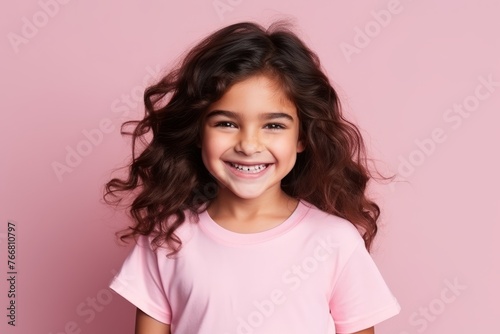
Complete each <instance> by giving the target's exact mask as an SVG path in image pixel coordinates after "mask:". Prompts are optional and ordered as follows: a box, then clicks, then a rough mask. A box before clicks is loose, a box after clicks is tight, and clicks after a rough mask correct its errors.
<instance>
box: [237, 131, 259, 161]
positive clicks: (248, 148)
mask: <svg viewBox="0 0 500 334" xmlns="http://www.w3.org/2000/svg"><path fill="white" fill-rule="evenodd" d="M263 147H264V144H263V142H262V138H261V135H260V134H259V131H251V130H242V131H240V133H239V135H238V140H237V143H236V145H235V147H234V149H235V151H236V152H238V153H242V154H245V155H252V154H255V153H260V152H262V150H263Z"/></svg>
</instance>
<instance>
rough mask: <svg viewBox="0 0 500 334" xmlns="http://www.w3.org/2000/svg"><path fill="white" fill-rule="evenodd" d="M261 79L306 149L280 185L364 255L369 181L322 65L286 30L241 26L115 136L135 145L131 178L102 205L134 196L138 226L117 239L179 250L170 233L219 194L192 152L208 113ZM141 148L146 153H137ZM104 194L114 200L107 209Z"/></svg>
mask: <svg viewBox="0 0 500 334" xmlns="http://www.w3.org/2000/svg"><path fill="white" fill-rule="evenodd" d="M258 74H264V75H267V76H270V77H272V78H275V79H276V80H277V82H278V83H279V84H280V87H281V88H282V89H283V91H284V92H285V93H286V95H287V97H288V98H289V99H290V101H292V102H293V103H294V104H295V107H296V108H297V113H298V117H299V124H300V125H299V126H300V129H299V133H300V134H299V136H300V139H301V141H302V142H303V143H304V145H305V150H304V151H303V152H302V153H300V154H298V156H297V160H296V163H295V166H294V167H293V169H292V170H291V171H290V173H289V174H288V175H287V176H286V177H285V178H284V179H283V180H282V183H281V187H282V189H283V191H284V192H285V193H287V194H288V195H289V196H291V197H294V198H297V199H303V200H305V201H307V202H309V203H312V204H314V205H315V206H316V207H318V208H319V209H321V210H323V211H325V212H327V213H330V214H334V215H337V216H339V217H342V218H345V219H346V220H348V221H350V222H351V223H352V224H354V225H355V226H356V228H357V229H358V231H359V232H360V234H361V235H362V237H363V239H364V242H365V247H366V248H367V250H370V246H371V244H372V241H373V240H374V238H375V235H376V233H377V220H378V218H379V215H380V208H379V206H378V205H377V204H376V203H375V202H373V201H372V200H370V199H369V198H367V196H366V194H365V190H366V186H367V183H368V181H369V180H370V179H371V178H373V175H372V173H371V172H370V171H369V169H368V165H367V158H366V150H365V147H364V143H363V139H362V136H361V134H360V131H359V130H358V128H357V127H356V126H355V125H354V124H353V123H351V122H350V121H348V120H347V119H345V117H344V116H343V114H342V111H341V105H340V101H339V98H338V95H337V93H336V92H335V90H334V89H333V87H332V85H331V84H330V82H329V80H328V78H327V76H326V75H325V74H324V73H323V71H322V69H321V65H320V61H319V58H318V56H317V55H316V54H315V53H314V52H313V51H311V50H310V49H309V48H308V47H307V46H306V45H305V44H304V42H302V41H301V40H300V38H299V37H298V36H297V35H296V34H295V33H293V32H292V31H291V30H290V29H289V28H288V27H287V24H286V23H284V22H282V21H280V22H275V23H274V24H272V25H271V26H270V27H269V28H268V29H265V28H263V27H262V26H261V25H258V24H255V23H252V22H242V23H237V24H233V25H230V26H227V27H224V28H222V29H220V30H218V31H216V32H214V33H213V34H211V35H209V36H208V37H206V38H205V39H203V40H202V41H201V42H199V43H198V44H197V45H196V46H194V47H193V48H192V49H191V50H190V51H189V52H188V53H187V54H186V55H185V57H184V59H183V60H182V61H181V62H180V63H179V64H178V65H177V66H176V67H175V68H174V69H173V70H171V71H170V72H169V73H168V74H167V75H165V76H164V77H163V78H162V79H161V80H159V81H158V82H157V83H156V84H154V85H152V86H150V87H148V88H147V89H146V90H145V93H144V105H145V116H144V118H143V119H142V120H140V121H137V120H133V121H127V122H125V123H123V124H122V127H121V134H126V135H130V136H132V160H131V162H130V164H129V165H127V168H128V176H127V179H119V178H113V179H111V180H110V181H109V182H108V183H106V185H105V191H104V196H103V197H104V200H105V202H106V203H108V204H111V203H119V202H120V201H121V199H122V198H120V196H117V195H116V192H131V191H134V190H137V194H136V196H135V197H134V199H133V202H132V203H131V204H130V205H129V206H128V208H129V212H130V214H131V216H132V217H133V219H134V225H133V226H129V227H128V228H127V229H126V230H123V231H121V232H119V235H120V238H121V239H122V240H124V239H127V238H129V237H136V236H138V235H152V236H153V239H152V244H154V246H155V247H159V246H160V245H162V244H164V243H166V244H167V245H168V246H169V248H170V249H171V250H172V253H170V254H175V253H177V252H178V251H179V250H180V248H181V246H182V242H181V240H180V238H179V237H178V236H177V235H176V234H175V231H176V229H177V228H178V227H179V226H180V225H181V224H182V223H183V222H184V221H185V220H186V213H188V212H189V213H193V214H194V217H197V215H196V214H198V213H200V212H201V211H203V208H204V207H205V204H207V203H208V202H209V201H210V200H211V199H213V198H215V196H216V195H217V183H216V182H215V179H213V177H212V176H211V175H210V174H209V173H208V171H207V169H206V168H205V166H204V164H203V162H202V159H201V151H200V148H199V145H198V143H199V141H200V130H201V126H202V119H203V114H204V111H205V110H207V108H208V107H209V106H210V105H211V104H212V103H214V102H215V101H217V100H219V99H220V98H221V97H222V96H223V94H224V93H225V92H226V91H227V90H228V88H229V87H230V86H231V85H234V84H235V83H237V82H240V81H242V80H245V79H247V78H249V77H251V76H254V75H258ZM129 124H132V125H135V128H134V130H133V132H126V131H124V127H125V126H127V125H129ZM150 131H152V139H151V140H150V142H148V141H146V140H145V138H146V135H147V134H149V132H150ZM138 139H140V140H141V142H143V143H144V144H145V148H144V149H143V150H142V152H141V153H140V154H137V152H136V151H137V147H136V142H137V140H138ZM379 175H380V174H379ZM109 195H113V197H114V198H118V201H110V200H107V197H108V196H109ZM195 219H196V218H195Z"/></svg>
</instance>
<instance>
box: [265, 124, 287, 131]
mask: <svg viewBox="0 0 500 334" xmlns="http://www.w3.org/2000/svg"><path fill="white" fill-rule="evenodd" d="M264 127H265V128H266V129H271V130H281V129H285V126H284V125H283V124H279V123H269V124H266V125H265V126H264Z"/></svg>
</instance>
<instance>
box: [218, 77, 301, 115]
mask: <svg viewBox="0 0 500 334" xmlns="http://www.w3.org/2000/svg"><path fill="white" fill-rule="evenodd" d="M215 109H221V110H229V111H232V112H238V113H251V114H254V113H267V112H278V111H281V112H287V113H290V114H292V115H294V116H296V115H297V110H296V108H295V104H294V103H293V102H292V101H290V100H289V99H288V97H287V96H286V94H285V92H284V90H283V89H282V88H281V85H280V84H279V83H278V82H277V81H276V79H272V78H270V77H269V76H266V75H255V76H251V77H249V78H247V79H245V80H242V81H239V82H237V83H235V84H234V85H232V86H230V87H229V89H228V90H227V91H226V92H225V93H224V95H222V97H221V98H220V99H219V100H218V101H216V102H214V103H212V104H211V105H210V107H209V108H208V111H211V110H215Z"/></svg>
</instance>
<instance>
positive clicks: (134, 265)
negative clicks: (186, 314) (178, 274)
mask: <svg viewBox="0 0 500 334" xmlns="http://www.w3.org/2000/svg"><path fill="white" fill-rule="evenodd" d="M157 256H158V255H157V253H156V252H155V251H153V250H152V249H151V246H150V243H149V239H148V238H147V237H145V236H140V237H139V238H138V240H137V244H136V245H135V246H134V248H133V249H132V251H131V252H130V254H129V255H128V257H127V258H126V259H125V261H124V262H123V265H122V267H121V269H120V271H119V272H118V273H117V274H116V275H115V277H114V278H113V280H112V281H111V283H110V285H109V287H110V288H111V289H113V290H114V291H115V292H116V293H118V294H119V295H121V296H122V297H124V298H125V299H127V300H128V301H129V302H131V303H132V304H133V305H135V306H136V307H137V308H139V309H140V310H142V311H143V312H144V313H146V314H148V315H149V316H151V317H152V318H154V319H156V320H158V321H160V322H162V323H165V324H170V322H171V318H172V316H171V314H172V313H171V308H170V305H169V303H168V300H167V297H166V295H165V291H164V288H163V283H162V279H161V276H160V270H159V268H158V257H157Z"/></svg>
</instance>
